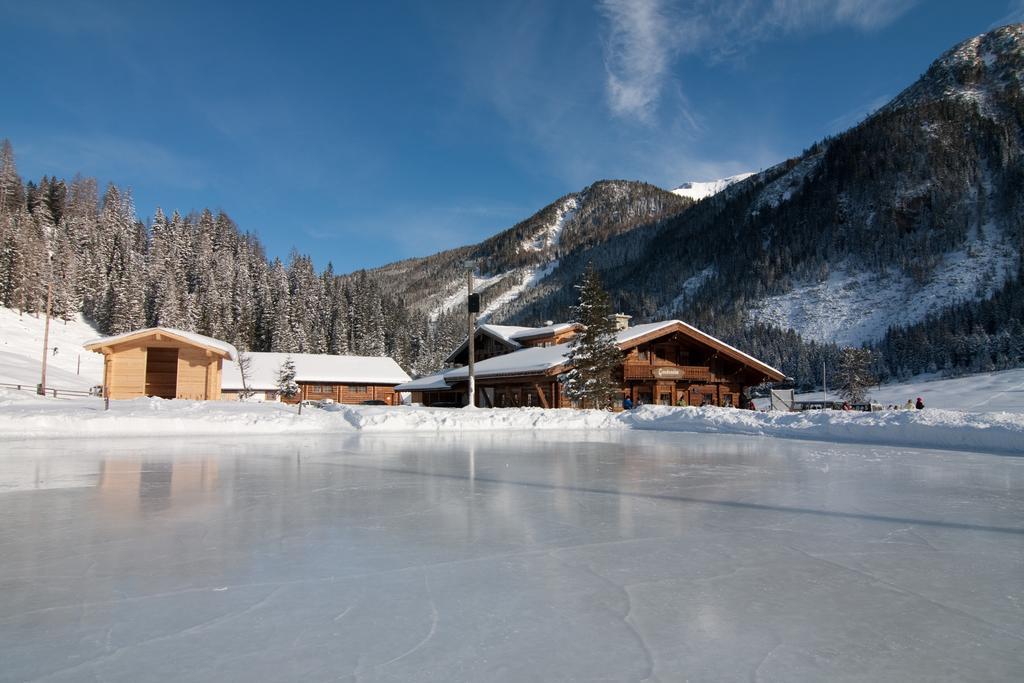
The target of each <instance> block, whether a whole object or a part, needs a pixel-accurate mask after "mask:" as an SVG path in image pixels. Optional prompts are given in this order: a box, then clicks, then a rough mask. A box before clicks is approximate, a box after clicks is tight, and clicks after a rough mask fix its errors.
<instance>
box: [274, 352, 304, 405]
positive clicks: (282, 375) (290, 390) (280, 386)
mask: <svg viewBox="0 0 1024 683" xmlns="http://www.w3.org/2000/svg"><path fill="white" fill-rule="evenodd" d="M277 390H278V391H279V392H281V395H282V396H284V397H285V398H291V397H292V396H295V395H297V394H298V393H299V385H298V383H297V382H296V381H295V362H294V361H293V360H292V357H291V356H288V357H287V358H285V359H284V362H283V363H281V367H280V369H278V371H277Z"/></svg>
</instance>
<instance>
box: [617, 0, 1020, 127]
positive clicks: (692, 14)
mask: <svg viewBox="0 0 1024 683" xmlns="http://www.w3.org/2000/svg"><path fill="white" fill-rule="evenodd" d="M1022 1H1024V0H1022ZM918 2H919V0H766V1H764V2H754V1H752V0H693V1H692V2H687V3H682V4H669V3H668V2H666V0H602V3H601V13H602V14H603V16H604V17H605V19H606V20H607V24H608V26H607V31H606V39H605V43H604V53H605V54H604V57H605V67H606V69H607V72H608V77H607V84H606V88H607V98H608V104H609V107H610V108H611V110H612V112H613V113H614V114H616V115H617V116H620V117H623V118H632V119H635V120H637V121H640V122H643V123H653V122H654V114H655V112H656V110H657V108H658V105H659V101H660V100H661V98H662V95H663V93H664V92H665V91H666V89H667V86H668V84H669V83H670V82H671V81H672V80H673V76H672V69H671V67H672V62H673V60H674V59H675V58H676V57H678V56H680V55H697V56H699V57H701V58H703V59H705V60H707V61H712V62H717V61H723V60H728V59H733V58H737V57H742V56H745V55H746V54H748V53H749V52H750V51H751V50H753V49H755V48H756V46H757V45H758V44H760V43H764V42H769V41H772V40H777V39H779V38H782V37H786V36H790V35H795V34H805V33H813V32H820V31H825V30H829V29H834V28H839V27H852V28H854V29H857V30H862V31H872V30H877V29H880V28H882V27H884V26H887V25H888V24H890V23H892V22H893V21H895V20H896V19H898V18H899V17H900V16H902V15H903V14H904V13H906V12H907V11H908V10H909V9H910V8H912V7H913V6H914V5H915V4H917V3H918ZM687 116H692V112H687Z"/></svg>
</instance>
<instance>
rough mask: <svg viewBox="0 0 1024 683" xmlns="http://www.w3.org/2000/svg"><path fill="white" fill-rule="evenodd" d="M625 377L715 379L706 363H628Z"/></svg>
mask: <svg viewBox="0 0 1024 683" xmlns="http://www.w3.org/2000/svg"><path fill="white" fill-rule="evenodd" d="M623 377H624V378H625V379H649V380H656V379H658V380H665V381H672V380H680V379H681V380H686V381H689V382H712V381H714V379H715V375H714V373H712V372H711V368H709V367H707V366H705V365H650V364H647V363H626V364H625V365H624V366H623Z"/></svg>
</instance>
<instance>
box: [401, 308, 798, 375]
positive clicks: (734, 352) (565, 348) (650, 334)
mask: <svg viewBox="0 0 1024 683" xmlns="http://www.w3.org/2000/svg"><path fill="white" fill-rule="evenodd" d="M672 332H679V333H681V334H683V335H685V336H687V337H690V338H691V339H695V340H697V341H699V342H701V343H702V344H705V345H707V346H710V347H711V348H713V349H715V350H716V351H718V352H719V353H721V354H722V355H725V356H728V357H730V358H732V359H733V360H736V361H739V362H740V363H743V364H744V365H748V366H752V367H753V368H755V369H756V370H758V371H760V372H761V373H763V374H764V375H766V376H768V377H770V378H772V379H774V380H775V381H777V382H778V381H782V380H783V379H785V375H784V374H783V373H782V372H781V371H779V370H777V369H775V368H773V367H772V366H770V365H768V364H766V363H762V362H761V361H759V360H757V359H756V358H754V357H753V356H751V355H749V354H746V353H743V352H742V351H740V350H739V349H737V348H735V347H733V346H730V345H729V344H726V343H725V342H723V341H722V340H720V339H716V338H715V337H712V336H711V335H710V334H707V333H705V332H701V331H700V330H698V329H697V328H696V327H694V326H692V325H688V324H686V323H684V322H683V321H681V320H662V321H660V322H654V323H645V324H642V325H634V326H633V327H627V328H626V329H624V330H620V331H619V332H618V333H617V334H616V335H615V340H616V342H617V343H618V346H619V348H620V349H622V350H623V351H626V350H628V349H631V348H633V347H634V346H638V345H639V344H642V343H644V342H647V341H651V340H652V339H657V338H658V337H662V336H664V335H666V334H670V333H672ZM568 354H569V344H568V343H565V344H558V345H555V346H548V347H534V348H526V349H521V350H519V351H515V352H513V353H508V354H505V355H503V356H495V357H494V358H488V359H487V360H482V361H479V362H478V363H476V367H475V368H474V370H475V373H476V376H477V377H499V376H515V375H538V374H550V373H552V372H553V371H555V370H557V369H559V368H561V367H562V366H564V365H566V364H567V363H568V358H566V356H567V355H568ZM434 377H443V378H444V380H446V381H447V383H448V384H452V383H454V382H457V381H460V380H464V379H467V378H468V377H469V369H468V368H465V367H462V368H456V369H454V370H449V371H447V372H444V373H442V375H435V376H434ZM410 391H411V390H410Z"/></svg>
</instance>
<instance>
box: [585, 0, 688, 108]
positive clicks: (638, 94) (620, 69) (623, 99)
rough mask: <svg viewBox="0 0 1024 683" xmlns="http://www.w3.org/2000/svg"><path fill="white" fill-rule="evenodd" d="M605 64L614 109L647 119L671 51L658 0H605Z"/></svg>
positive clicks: (670, 38) (659, 92)
mask: <svg viewBox="0 0 1024 683" xmlns="http://www.w3.org/2000/svg"><path fill="white" fill-rule="evenodd" d="M601 10H602V13H603V14H604V16H605V17H606V18H607V20H608V24H609V31H608V36H607V39H606V44H605V68H606V69H607V71H608V102H609V105H610V106H611V109H612V111H613V112H614V113H616V114H618V115H622V116H632V117H635V118H637V119H640V120H641V121H648V120H650V118H651V116H652V114H653V109H654V107H655V106H656V105H657V102H658V97H659V95H660V94H661V89H662V87H663V83H664V81H665V79H666V76H667V74H668V68H669V63H670V61H671V57H672V53H673V51H674V45H675V43H674V40H673V38H674V37H673V36H672V35H671V33H670V31H669V27H670V22H669V18H668V17H667V16H666V13H665V7H664V5H663V3H662V2H661V0H605V2H603V3H602V4H601Z"/></svg>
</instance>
